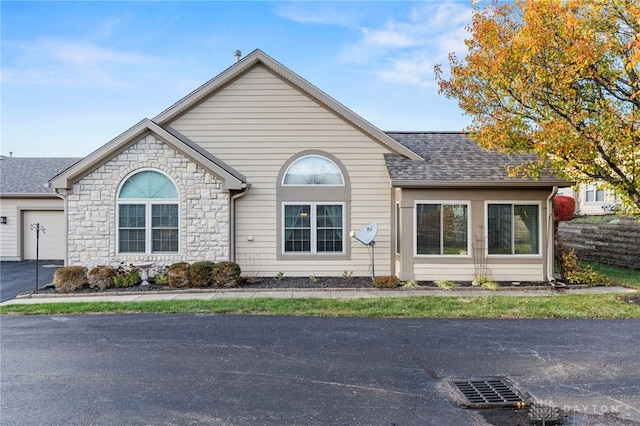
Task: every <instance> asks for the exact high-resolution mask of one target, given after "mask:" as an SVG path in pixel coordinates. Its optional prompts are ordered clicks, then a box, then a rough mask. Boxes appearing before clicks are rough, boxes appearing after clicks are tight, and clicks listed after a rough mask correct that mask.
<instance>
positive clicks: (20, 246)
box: [0, 197, 66, 261]
mask: <svg viewBox="0 0 640 426" xmlns="http://www.w3.org/2000/svg"><path fill="white" fill-rule="evenodd" d="M63 210H64V202H63V201H62V200H61V199H60V198H57V197H52V198H2V200H0V216H6V217H7V224H6V225H2V224H0V259H2V260H3V261H17V260H22V259H23V258H24V257H23V256H24V242H25V240H24V239H25V238H31V237H33V239H34V240H35V231H29V230H28V225H30V224H28V223H27V224H26V225H27V231H25V230H24V227H25V220H27V221H28V220H30V217H31V216H27V218H26V219H25V217H24V216H25V212H30V211H43V212H48V211H55V212H56V213H58V212H59V215H60V217H61V218H63V213H62V212H63ZM63 223H64V220H63ZM43 225H45V226H47V225H48V224H43ZM59 225H60V224H59V222H56V224H54V225H53V226H54V227H55V228H57V227H58V226H59ZM48 232H49V230H48V228H47V233H48ZM51 232H52V233H53V234H52V235H55V232H57V231H54V230H53V228H52V231H51ZM25 233H26V235H25ZM31 234H33V235H31ZM43 238H44V237H43ZM47 238H48V237H47ZM43 241H44V240H43ZM41 242H42V241H41ZM64 242H66V241H64V240H63V242H62V243H64ZM61 247H62V248H61V249H59V253H57V255H56V256H55V258H56V259H62V258H63V257H64V245H63V244H61ZM41 253H42V252H41ZM42 259H44V257H42Z"/></svg>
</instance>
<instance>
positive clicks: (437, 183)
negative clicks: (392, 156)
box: [391, 179, 574, 188]
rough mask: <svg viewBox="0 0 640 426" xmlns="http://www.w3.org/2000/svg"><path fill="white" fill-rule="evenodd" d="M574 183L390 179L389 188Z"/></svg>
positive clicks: (558, 185)
mask: <svg viewBox="0 0 640 426" xmlns="http://www.w3.org/2000/svg"><path fill="white" fill-rule="evenodd" d="M573 185H574V182H569V181H565V180H553V181H538V180H536V181H504V180H465V181H462V180H407V179H392V180H391V186H392V187H397V188H489V187H493V188H516V187H519V188H522V187H523V186H524V187H530V188H542V187H549V186H553V187H555V188H564V187H570V186H573Z"/></svg>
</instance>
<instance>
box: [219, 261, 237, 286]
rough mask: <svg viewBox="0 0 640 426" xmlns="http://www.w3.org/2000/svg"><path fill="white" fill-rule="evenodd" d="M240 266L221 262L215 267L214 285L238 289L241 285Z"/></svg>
mask: <svg viewBox="0 0 640 426" xmlns="http://www.w3.org/2000/svg"><path fill="white" fill-rule="evenodd" d="M241 273H242V272H241V270H240V265H238V264H237V263H235V262H219V263H216V265H215V266H214V267H213V275H212V278H213V283H214V284H215V285H216V286H218V287H236V286H237V285H239V284H240V283H241V278H240V274H241Z"/></svg>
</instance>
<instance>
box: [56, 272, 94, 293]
mask: <svg viewBox="0 0 640 426" xmlns="http://www.w3.org/2000/svg"><path fill="white" fill-rule="evenodd" d="M87 281H88V280H87V268H85V267H84V266H63V267H62V268H58V269H56V271H55V272H54V273H53V283H54V284H55V286H56V291H59V292H60V293H71V292H74V291H76V290H78V289H79V288H82V286H84V285H85V284H86V283H87Z"/></svg>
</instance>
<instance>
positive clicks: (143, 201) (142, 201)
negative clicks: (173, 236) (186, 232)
mask: <svg viewBox="0 0 640 426" xmlns="http://www.w3.org/2000/svg"><path fill="white" fill-rule="evenodd" d="M146 171H151V172H156V173H160V174H161V175H164V176H165V177H166V178H167V179H169V180H170V181H171V183H172V184H173V185H174V186H175V188H176V191H178V185H176V182H175V180H173V178H172V177H171V176H169V175H168V174H166V173H164V172H163V171H162V170H158V169H154V168H151V167H145V168H141V169H136V170H135V171H133V172H131V173H129V174H128V175H127V176H125V177H124V178H123V179H122V180H121V181H120V185H118V189H117V191H116V228H115V232H116V238H115V241H116V247H115V252H116V254H117V255H119V256H139V255H169V254H170V255H179V254H180V251H181V250H180V249H181V247H182V244H181V242H182V232H181V227H180V224H181V223H182V221H181V219H182V217H181V215H182V211H181V209H180V198H157V199H150V198H120V191H121V190H122V187H123V186H124V184H125V183H126V182H127V181H128V180H129V179H130V178H131V177H133V176H134V175H137V174H138V173H141V172H146ZM179 194H180V192H179V191H178V195H179ZM123 204H124V205H127V204H131V205H144V206H145V234H144V235H145V248H144V249H145V250H144V253H143V252H121V251H120V206H121V205H123ZM153 204H163V205H168V204H171V205H177V206H178V251H155V252H154V251H152V246H153V241H152V238H153V230H152V227H151V224H152V217H151V205H153Z"/></svg>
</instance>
